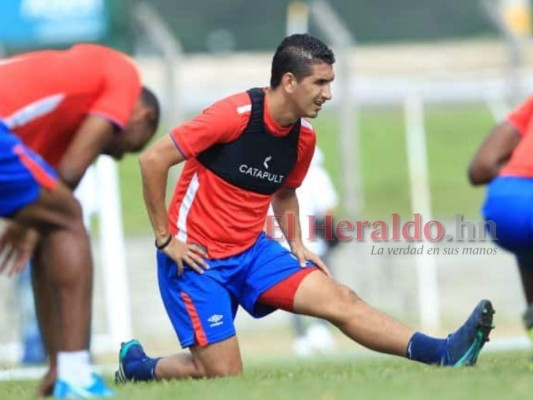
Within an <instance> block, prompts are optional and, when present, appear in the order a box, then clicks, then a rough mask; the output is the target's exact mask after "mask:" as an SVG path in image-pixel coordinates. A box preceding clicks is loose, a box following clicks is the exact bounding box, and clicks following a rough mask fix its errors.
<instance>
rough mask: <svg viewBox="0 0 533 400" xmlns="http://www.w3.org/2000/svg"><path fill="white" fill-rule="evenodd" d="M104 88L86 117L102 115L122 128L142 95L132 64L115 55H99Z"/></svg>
mask: <svg viewBox="0 0 533 400" xmlns="http://www.w3.org/2000/svg"><path fill="white" fill-rule="evenodd" d="M101 57H102V59H103V61H102V68H103V76H104V84H103V87H102V90H101V92H100V94H99V95H98V97H97V98H96V99H95V101H94V102H93V104H92V105H91V107H90V108H89V111H88V112H89V114H97V115H101V116H103V117H105V118H107V119H109V120H111V121H112V122H113V123H114V124H116V125H117V126H119V127H120V128H123V127H124V126H125V125H126V123H127V122H128V120H129V118H130V115H131V112H132V110H133V107H134V106H135V103H136V102H137V99H138V98H139V94H140V92H141V79H140V76H139V72H138V71H137V68H136V67H135V65H134V64H133V61H132V60H131V59H130V58H129V57H127V56H126V55H124V54H122V53H119V52H118V51H115V50H111V49H105V48H103V49H102V51H101Z"/></svg>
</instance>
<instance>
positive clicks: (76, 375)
mask: <svg viewBox="0 0 533 400" xmlns="http://www.w3.org/2000/svg"><path fill="white" fill-rule="evenodd" d="M90 358H91V357H90V355H89V351H88V350H80V351H60V352H59V353H58V354H57V377H58V379H60V380H62V381H65V382H67V383H69V384H71V385H75V386H82V387H85V386H89V385H90V384H91V383H92V382H93V377H92V374H93V369H92V367H91V361H90Z"/></svg>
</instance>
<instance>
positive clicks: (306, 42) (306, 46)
mask: <svg viewBox="0 0 533 400" xmlns="http://www.w3.org/2000/svg"><path fill="white" fill-rule="evenodd" d="M334 62H335V55H334V54H333V51H332V50H331V49H330V48H329V47H328V46H327V45H326V44H325V43H324V42H322V41H321V40H320V39H317V38H315V37H313V36H311V35H308V34H295V35H291V36H287V37H286V38H285V39H283V41H282V42H281V43H280V45H279V46H278V48H277V49H276V52H275V53H274V57H273V59H272V70H271V75H270V87H271V88H273V89H275V88H277V87H278V86H279V84H280V83H281V78H282V77H283V75H284V74H286V73H287V72H291V73H292V74H294V76H295V77H296V79H297V80H300V79H302V78H305V77H306V76H308V75H310V74H311V67H312V65H313V64H317V63H326V64H329V65H333V63H334Z"/></svg>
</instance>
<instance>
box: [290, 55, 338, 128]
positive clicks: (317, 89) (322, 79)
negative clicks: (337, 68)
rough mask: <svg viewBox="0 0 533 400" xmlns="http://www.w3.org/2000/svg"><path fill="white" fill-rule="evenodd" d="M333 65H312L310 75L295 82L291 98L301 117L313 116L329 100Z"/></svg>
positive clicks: (333, 76)
mask: <svg viewBox="0 0 533 400" xmlns="http://www.w3.org/2000/svg"><path fill="white" fill-rule="evenodd" d="M333 79H335V74H334V73H333V66H331V65H329V64H326V63H320V64H314V65H313V66H312V73H311V75H308V76H306V77H305V78H303V79H301V80H300V81H298V82H297V83H296V84H295V88H294V93H293V100H294V103H295V106H296V108H297V111H298V113H299V114H300V116H301V117H307V118H315V117H316V116H317V115H318V112H319V111H320V110H321V109H322V106H323V105H324V103H325V102H326V101H328V100H331V98H332V94H331V82H333Z"/></svg>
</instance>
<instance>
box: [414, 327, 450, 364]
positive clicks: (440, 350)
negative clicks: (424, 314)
mask: <svg viewBox="0 0 533 400" xmlns="http://www.w3.org/2000/svg"><path fill="white" fill-rule="evenodd" d="M445 355H446V339H436V338H432V337H430V336H427V335H424V334H423V333H420V332H416V333H415V334H414V335H413V336H412V337H411V339H410V340H409V344H408V345H407V358H409V359H410V360H414V361H420V362H422V363H425V364H440V363H441V361H442V360H443V359H444V358H445Z"/></svg>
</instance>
